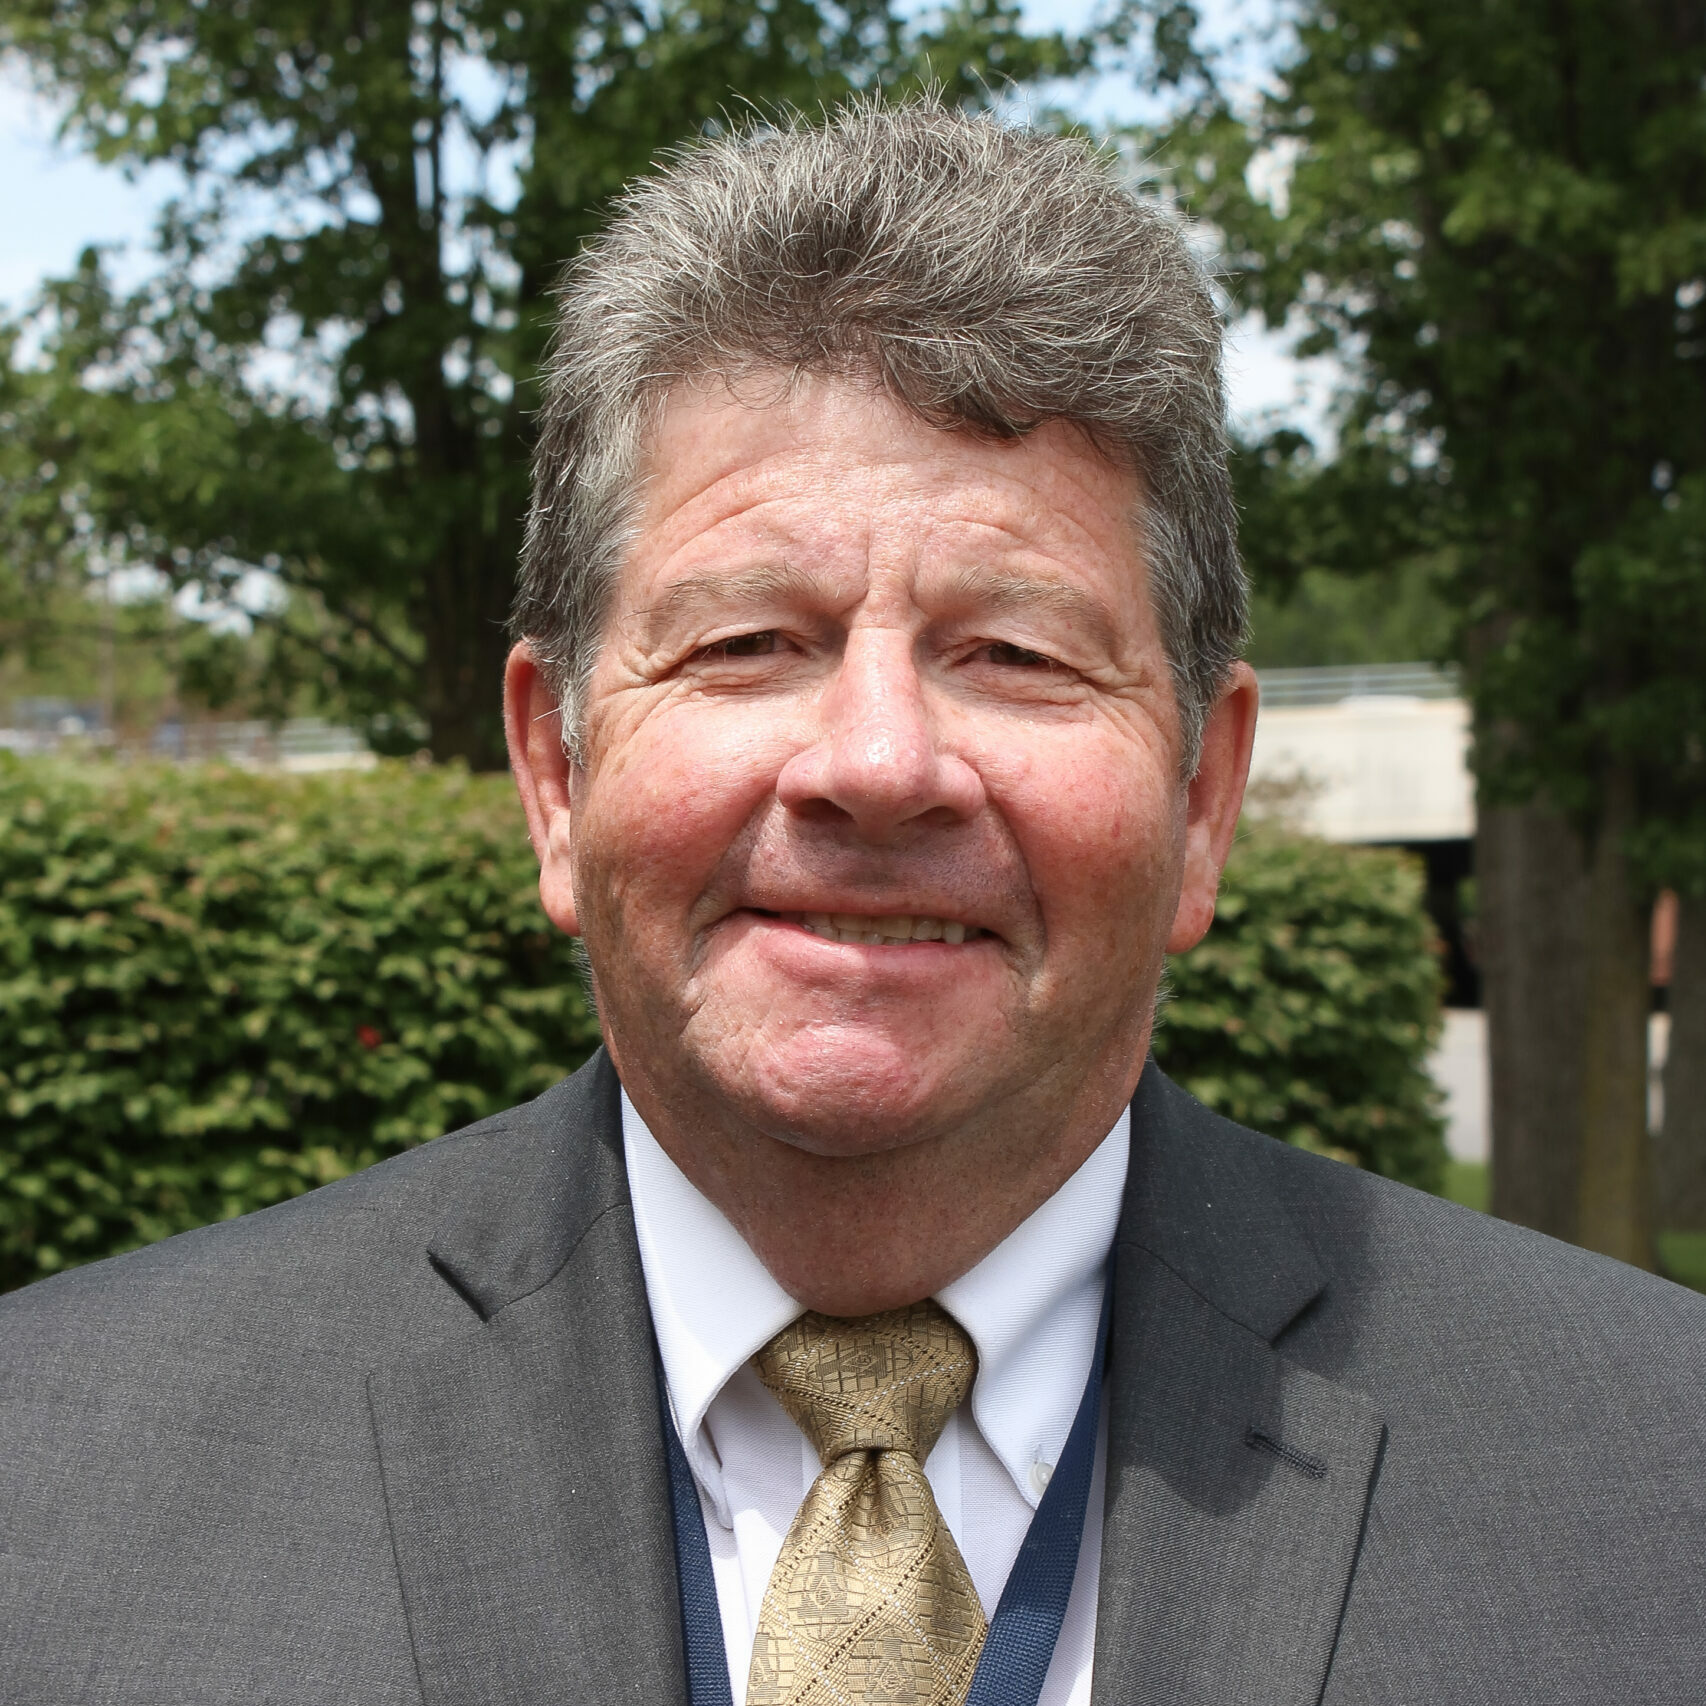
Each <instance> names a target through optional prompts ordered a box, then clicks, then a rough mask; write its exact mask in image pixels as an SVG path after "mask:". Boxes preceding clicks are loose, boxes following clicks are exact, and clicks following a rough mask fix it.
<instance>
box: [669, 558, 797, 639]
mask: <svg viewBox="0 0 1706 1706" xmlns="http://www.w3.org/2000/svg"><path fill="white" fill-rule="evenodd" d="M822 597H823V585H822V583H821V582H820V581H819V580H818V578H817V577H816V576H815V575H811V574H808V573H807V572H806V571H805V570H804V569H800V568H796V567H795V566H794V565H793V564H791V563H758V564H755V565H754V566H753V567H751V568H748V569H731V570H728V571H726V572H720V573H714V574H698V575H689V576H688V577H687V578H686V579H685V580H679V581H677V582H676V583H675V584H674V585H673V586H672V587H670V588H669V589H668V591H666V592H665V593H664V594H663V596H662V597H661V598H659V599H657V600H656V602H654V603H653V604H651V605H648V606H647V608H646V610H645V612H644V621H645V625H646V627H647V629H648V630H650V631H651V632H653V633H656V632H657V631H658V630H659V629H660V628H663V627H665V626H667V625H668V624H669V623H672V622H676V621H679V620H681V619H682V618H683V617H690V616H693V615H696V614H697V613H698V612H699V611H701V610H704V609H717V608H720V607H723V606H726V605H730V604H770V605H778V604H782V605H793V606H799V605H803V604H815V603H817V602H819V601H820V600H821V599H822Z"/></svg>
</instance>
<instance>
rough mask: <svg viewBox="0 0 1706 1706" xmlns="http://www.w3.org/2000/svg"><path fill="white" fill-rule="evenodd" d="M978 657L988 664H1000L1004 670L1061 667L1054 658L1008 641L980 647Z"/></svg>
mask: <svg viewBox="0 0 1706 1706" xmlns="http://www.w3.org/2000/svg"><path fill="white" fill-rule="evenodd" d="M976 655H977V656H979V657H981V658H983V659H984V660H985V661H986V662H988V663H993V664H999V665H1000V666H1001V667H1002V668H1003V669H1056V668H1058V667H1059V666H1058V665H1057V664H1056V663H1055V661H1054V659H1053V658H1051V657H1044V656H1043V654H1042V653H1041V652H1033V651H1032V650H1031V649H1030V648H1029V647H1028V646H1015V645H1013V644H1012V643H1011V642H1010V641H1007V640H991V641H990V642H989V643H988V644H987V645H984V646H980V647H979V648H978V651H977V653H976Z"/></svg>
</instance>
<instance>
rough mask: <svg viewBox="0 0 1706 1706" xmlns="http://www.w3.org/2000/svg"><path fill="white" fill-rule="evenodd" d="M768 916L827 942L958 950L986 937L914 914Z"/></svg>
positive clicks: (970, 928) (949, 922) (956, 924)
mask: <svg viewBox="0 0 1706 1706" xmlns="http://www.w3.org/2000/svg"><path fill="white" fill-rule="evenodd" d="M769 916H770V917H772V918H780V919H782V920H783V921H784V922H786V923H789V924H797V925H799V926H800V928H801V929H802V930H809V931H810V932H811V934H812V935H814V936H821V937H822V938H823V939H824V940H825V941H826V942H861V943H866V944H868V945H870V946H873V947H878V946H881V947H901V946H904V945H906V944H909V943H912V942H942V943H945V944H947V945H948V946H950V947H958V946H960V945H961V944H963V943H966V942H975V941H978V940H980V939H981V938H982V937H984V936H987V935H988V934H989V932H988V931H986V930H980V929H979V928H978V927H977V926H976V925H975V924H962V923H961V922H960V921H959V920H958V919H953V918H935V917H930V916H927V915H925V914H914V913H881V914H867V913H857V912H773V913H771V914H769Z"/></svg>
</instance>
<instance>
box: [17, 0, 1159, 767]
mask: <svg viewBox="0 0 1706 1706" xmlns="http://www.w3.org/2000/svg"><path fill="white" fill-rule="evenodd" d="M1114 10H1115V15H1116V18H1117V22H1116V23H1115V24H1111V25H1110V26H1109V27H1108V30H1107V31H1106V32H1105V33H1104V34H1103V35H1102V36H1100V37H1098V36H1095V35H1087V36H1085V37H1083V38H1074V39H1068V38H1067V37H1065V36H1063V35H1061V34H1060V33H1058V32H1047V31H1045V32H1036V31H1031V30H1028V29H1026V28H1025V26H1024V22H1023V18H1022V15H1021V11H1020V8H1019V6H1018V4H1017V3H1016V0H952V3H950V4H947V5H944V6H942V7H940V8H938V9H934V10H931V11H926V12H923V13H919V12H916V11H914V10H912V9H911V8H901V7H899V6H896V5H893V4H891V0H846V3H842V4H831V3H828V0H709V3H704V0H696V3H694V4H686V3H684V0H661V3H659V4H650V3H642V0H599V3H598V4H589V3H587V0H378V3H376V4H368V5H361V6H352V5H349V4H345V3H341V0H340V3H336V4H330V5H328V4H326V3H325V0H268V3H267V4H266V5H264V6H248V5H207V4H204V3H202V0H82V3H79V4H75V5H67V4H65V0H12V3H11V4H9V5H8V6H6V7H5V8H4V10H3V11H0V53H9V54H11V55H13V56H15V57H17V58H18V59H20V60H22V61H23V63H24V64H25V65H26V66H27V67H28V69H29V70H30V72H31V73H32V75H33V76H34V77H35V78H36V79H37V81H38V82H39V83H40V84H41V85H42V86H43V87H44V88H45V89H47V90H48V91H49V92H50V93H51V94H52V95H53V96H55V97H56V98H57V99H59V100H61V101H62V102H63V103H64V106H65V111H66V118H65V123H64V132H65V137H66V139H67V140H68V141H69V142H71V143H73V144H74V145H77V146H80V147H82V148H84V149H86V150H87V151H88V152H90V153H92V154H93V155H94V156H96V157H97V158H99V159H101V160H104V161H107V162H110V163H113V164H117V165H122V166H124V167H126V168H140V167H145V166H151V165H154V166H157V165H165V166H168V167H170V168H173V169H175V170H176V171H177V172H179V173H180V174H181V175H182V180H183V191H182V194H181V195H180V196H179V197H178V199H177V200H176V201H175V202H174V204H173V205H172V206H171V207H170V208H169V209H168V210H167V212H166V214H165V217H164V218H163V220H162V222H161V226H160V229H159V232H158V234H157V241H156V244H155V249H156V254H157V258H158V260H159V262H160V269H159V271H158V273H157V274H156V275H155V276H154V277H152V278H150V279H149V280H148V281H147V282H146V283H144V284H143V285H142V286H140V287H139V288H137V289H136V290H135V291H132V292H119V291H116V290H115V289H114V288H113V287H112V285H111V283H110V280H109V278H108V276H107V274H106V272H105V271H104V270H103V267H102V265H101V264H100V262H99V259H98V257H96V256H94V255H86V256H85V257H84V260H83V262H82V264H81V265H80V266H79V268H78V270H77V272H76V273H75V275H74V276H72V277H70V278H68V279H65V280H61V281H59V282H57V283H56V284H55V285H53V286H52V287H51V288H50V289H49V290H48V291H47V292H46V294H45V298H44V300H43V302H42V304H41V305H40V310H39V312H38V314H37V315H36V316H35V323H34V331H35V333H36V340H35V342H36V346H37V348H38V350H39V352H40V356H41V371H40V373H39V374H37V375H33V376H27V377H16V376H15V377H14V379H13V380H12V381H11V388H12V390H13V391H14V392H16V393H19V395H18V396H15V397H14V398H12V399H11V400H10V402H8V400H7V399H5V398H3V397H0V415H8V416H11V417H13V419H12V420H11V422H10V423H9V426H8V431H9V432H10V433H11V434H12V435H14V436H15V437H17V438H18V441H19V442H20V443H21V444H22V445H24V446H25V457H24V460H25V462H26V464H27V469H28V470H32V471H33V470H39V469H42V468H51V469H52V470H54V472H53V473H52V474H50V475H47V476H45V477H40V478H38V477H37V476H36V474H35V473H34V472H31V473H29V475H28V477H27V478H24V479H21V480H16V481H9V480H8V479H7V477H6V474H5V471H4V469H0V511H4V510H5V509H7V508H8V507H10V508H13V509H16V510H17V511H19V512H20V517H21V522H22V524H23V525H25V526H26V528H28V527H35V528H37V529H40V530H48V531H51V530H55V529H58V530H64V529H65V528H67V527H69V526H71V525H72V524H73V523H74V522H75V523H77V524H79V525H81V527H82V528H83V535H82V536H83V537H85V538H86V541H87V542H88V543H89V544H91V545H94V546H98V547H99V549H100V550H101V551H102V552H104V553H105V555H106V556H107V557H108V558H109V559H113V558H118V557H123V558H125V559H127V560H130V561H138V560H140V561H142V562H147V563H152V564H155V565H156V566H158V567H159V568H160V569H161V570H162V571H163V572H164V573H166V574H167V575H168V576H169V577H170V578H171V579H172V580H174V581H175V582H177V583H179V584H190V583H194V584H196V585H198V586H200V587H202V588H203V589H205V590H206V591H207V592H208V593H209V594H210V595H212V596H214V597H218V596H221V595H223V594H226V593H228V592H229V590H230V588H231V586H232V584H233V582H234V581H235V579H236V578H237V577H239V576H240V575H242V574H243V573H244V572H245V571H246V570H249V569H252V568H255V567H259V568H262V569H265V570H268V571H271V572H272V573H275V574H276V575H278V576H279V577H280V578H281V580H282V581H283V582H284V583H285V584H286V585H287V586H289V587H290V588H292V589H294V590H295V591H296V592H297V593H299V594H300V595H301V596H300V598H299V599H298V600H295V601H292V603H291V604H289V605H288V606H286V612H287V614H288V616H289V618H290V620H288V621H286V622H281V623H278V624H275V627H276V630H277V638H278V641H279V650H280V653H281V659H282V661H283V663H284V665H285V666H286V667H288V668H289V669H291V670H293V671H295V672H297V673H299V674H303V675H305V676H307V677H309V678H313V677H315V676H317V675H318V674H319V673H320V671H321V670H322V668H324V669H329V670H330V671H331V672H332V680H333V683H334V687H335V692H334V695H333V697H334V699H341V700H342V702H343V703H342V706H341V709H342V710H343V711H344V713H345V714H353V715H355V716H358V717H367V718H373V719H379V718H390V719H392V720H400V721H404V722H412V721H414V720H416V719H417V718H421V717H424V718H425V720H426V721H427V723H428V724H429V726H430V728H431V737H430V738H431V745H432V748H433V750H434V751H435V752H436V753H437V754H438V756H440V757H441V758H449V757H462V758H465V759H466V760H468V761H469V762H470V763H472V764H474V765H475V766H476V767H477V768H478V767H490V766H493V765H499V764H501V762H502V756H503V745H502V738H501V730H500V729H499V727H498V719H497V716H496V712H495V710H494V707H495V706H496V703H497V692H496V688H497V682H498V680H499V679H500V675H501V666H502V659H503V653H504V646H505V642H504V634H503V621H504V618H505V616H506V614H507V610H508V605H509V599H510V592H511V586H512V576H513V570H514V565H515V562H516V558H517V553H518V548H519V544H520V524H521V517H522V516H523V515H524V513H525V510H526V505H527V463H528V455H529V445H530V439H531V431H532V428H531V416H532V411H533V410H534V408H535V407H536V406H537V392H536V389H535V387H534V375H535V373H536V371H537V369H538V365H539V358H540V353H541V350H542V347H543V343H544V339H545V336H546V332H547V329H548V326H549V323H550V315H551V304H550V299H549V293H550V290H551V288H552V285H553V284H554V282H555V278H556V275H557V272H558V269H559V268H560V266H561V265H562V263H563V262H564V261H565V260H566V259H567V258H568V257H569V256H570V255H572V254H573V253H574V252H575V250H576V248H577V247H578V246H579V244H580V243H581V241H582V240H583V239H584V238H586V237H587V236H588V235H589V234H590V233H592V232H594V231H596V230H597V229H598V227H599V225H600V223H601V222H602V219H603V217H604V212H605V209H606V208H607V207H608V205H609V202H610V200H611V198H612V197H613V196H614V195H615V194H616V192H617V191H618V190H619V189H620V187H621V186H622V184H623V183H624V182H625V181H626V180H627V179H629V178H630V177H632V176H634V175H635V174H638V173H641V172H644V171H646V170H647V169H649V168H650V167H651V166H652V165H653V164H654V163H655V162H656V161H657V159H658V158H659V156H660V155H661V154H662V153H663V152H664V151H665V150H667V149H668V148H669V147H671V146H672V145H674V144H676V143H678V142H679V141H680V140H681V139H682V138H684V137H690V136H692V135H694V134H696V133H699V132H701V131H703V130H706V129H708V128H715V127H718V126H720V125H724V124H726V123H728V122H730V118H731V115H738V114H740V113H741V112H742V111H743V109H745V108H747V107H748V106H749V105H752V106H756V107H758V108H760V109H762V110H765V111H774V110H776V109H778V108H786V107H795V108H798V109H800V110H803V111H806V112H812V111H815V110H816V109H817V108H818V107H819V106H820V104H822V103H826V102H834V101H836V100H839V99H841V98H843V97H844V96H846V95H847V94H849V93H850V92H852V91H854V90H868V89H878V88H880V89H884V90H889V91H892V92H895V93H897V94H905V93H906V92H908V91H910V90H916V89H917V88H918V86H919V85H920V82H921V81H923V80H926V79H931V80H935V81H937V82H938V83H940V84H941V85H942V86H943V88H944V89H945V92H946V93H947V95H948V97H949V98H950V99H954V100H964V101H967V102H976V103H981V102H985V101H987V100H989V99H990V98H992V92H993V91H998V90H1001V89H1003V88H1005V87H1007V86H1008V85H1010V84H1014V83H1019V84H1023V83H1032V82H1036V81H1039V80H1054V79H1061V78H1071V77H1073V76H1075V75H1077V74H1078V73H1080V72H1082V71H1084V70H1085V69H1086V68H1087V66H1088V64H1089V62H1090V57H1091V54H1092V52H1093V49H1094V47H1095V45H1096V42H1097V41H1098V40H1104V39H1105V40H1114V39H1118V40H1120V41H1124V40H1126V39H1128V38H1129V36H1130V34H1131V31H1132V28H1133V27H1134V26H1133V24H1132V21H1131V20H1130V19H1129V18H1127V17H1126V12H1127V11H1128V10H1130V8H1115V9H1114ZM1175 10H1177V8H1164V9H1163V11H1164V16H1165V17H1171V15H1172V13H1173V11H1175ZM903 13H904V15H903ZM1162 34H1163V36H1165V35H1166V31H1165V30H1163V31H1162ZM1173 34H1174V36H1176V35H1177V34H1178V28H1177V27H1174V28H1173ZM1160 45H1161V50H1162V51H1161V57H1162V59H1163V60H1164V61H1168V62H1170V59H1169V55H1171V56H1172V57H1177V53H1178V48H1177V44H1176V43H1175V44H1174V46H1173V47H1172V48H1171V49H1169V48H1168V47H1167V43H1166V41H1163V42H1162V43H1161V44H1160ZM0 436H3V435H0ZM26 512H27V513H26ZM3 527H4V518H3V516H0V529H3Z"/></svg>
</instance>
